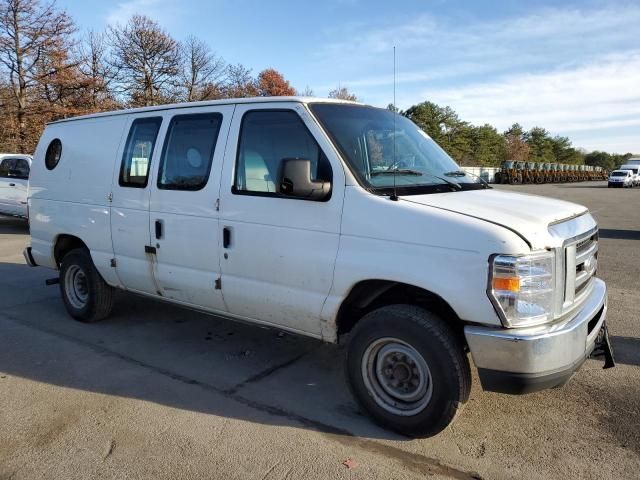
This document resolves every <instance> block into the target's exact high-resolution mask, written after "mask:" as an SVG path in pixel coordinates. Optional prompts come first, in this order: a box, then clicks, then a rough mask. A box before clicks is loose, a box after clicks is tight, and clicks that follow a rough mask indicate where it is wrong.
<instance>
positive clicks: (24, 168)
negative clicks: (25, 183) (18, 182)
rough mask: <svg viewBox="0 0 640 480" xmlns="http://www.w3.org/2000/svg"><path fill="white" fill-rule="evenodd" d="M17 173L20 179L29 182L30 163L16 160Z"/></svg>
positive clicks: (19, 159)
mask: <svg viewBox="0 0 640 480" xmlns="http://www.w3.org/2000/svg"><path fill="white" fill-rule="evenodd" d="M14 168H15V173H16V176H17V177H18V178H21V179H23V180H27V179H28V178H29V170H30V169H29V162H28V161H26V160H25V159H24V158H16V165H15V167H14Z"/></svg>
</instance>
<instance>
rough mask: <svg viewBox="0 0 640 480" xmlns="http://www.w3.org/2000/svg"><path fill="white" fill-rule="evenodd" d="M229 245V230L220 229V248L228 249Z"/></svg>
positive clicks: (225, 228) (227, 228)
mask: <svg viewBox="0 0 640 480" xmlns="http://www.w3.org/2000/svg"><path fill="white" fill-rule="evenodd" d="M229 245H231V229H230V228H229V227H224V228H223V229H222V247H223V248H229Z"/></svg>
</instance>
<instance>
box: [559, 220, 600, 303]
mask: <svg viewBox="0 0 640 480" xmlns="http://www.w3.org/2000/svg"><path fill="white" fill-rule="evenodd" d="M565 267H566V268H565V272H566V279H565V296H564V304H563V310H566V309H568V308H571V307H572V306H573V305H574V304H575V303H576V302H579V301H580V300H582V297H583V296H584V294H585V293H586V292H587V290H588V288H589V286H590V285H591V282H592V280H593V277H594V276H595V274H596V270H597V269H598V232H597V230H596V231H595V232H593V233H592V234H590V235H588V236H587V237H583V238H579V239H578V240H576V241H575V242H573V243H569V244H568V245H567V246H566V247H565Z"/></svg>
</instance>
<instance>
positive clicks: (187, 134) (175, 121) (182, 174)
mask: <svg viewBox="0 0 640 480" xmlns="http://www.w3.org/2000/svg"><path fill="white" fill-rule="evenodd" d="M221 124H222V115H221V114H219V113H203V114H196V115H177V116H175V117H173V118H172V119H171V123H170V124H169V130H168V132H167V138H166V140H165V143H164V148H163V151H162V159H161V160H160V169H159V173H158V188H160V189H164V190H200V189H202V188H204V186H205V185H206V184H207V180H208V179H209V173H210V171H211V163H212V162H213V153H214V150H215V147H216V142H217V141H218V134H219V133H220V125H221Z"/></svg>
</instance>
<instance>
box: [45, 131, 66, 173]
mask: <svg viewBox="0 0 640 480" xmlns="http://www.w3.org/2000/svg"><path fill="white" fill-rule="evenodd" d="M61 156H62V142H61V141H60V139H59V138H54V139H53V140H51V143H50V144H49V146H48V147H47V153H45V155H44V165H45V167H47V170H53V169H54V168H56V165H58V162H59V161H60V157H61Z"/></svg>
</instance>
